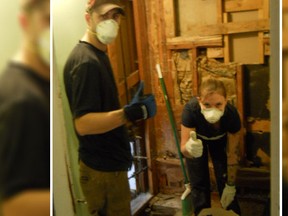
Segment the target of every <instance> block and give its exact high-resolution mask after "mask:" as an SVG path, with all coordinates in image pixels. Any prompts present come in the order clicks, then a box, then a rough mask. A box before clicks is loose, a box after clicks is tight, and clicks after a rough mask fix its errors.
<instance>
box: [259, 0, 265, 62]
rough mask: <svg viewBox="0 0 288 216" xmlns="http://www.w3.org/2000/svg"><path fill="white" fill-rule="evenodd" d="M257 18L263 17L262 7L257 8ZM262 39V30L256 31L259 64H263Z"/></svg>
mask: <svg viewBox="0 0 288 216" xmlns="http://www.w3.org/2000/svg"><path fill="white" fill-rule="evenodd" d="M264 1H265V0H264ZM258 19H264V9H259V11H258ZM263 41H264V32H258V49H259V64H264V42H263Z"/></svg>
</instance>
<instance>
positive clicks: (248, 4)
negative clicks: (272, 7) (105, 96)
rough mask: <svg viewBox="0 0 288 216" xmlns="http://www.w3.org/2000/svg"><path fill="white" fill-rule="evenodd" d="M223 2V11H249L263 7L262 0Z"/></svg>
mask: <svg viewBox="0 0 288 216" xmlns="http://www.w3.org/2000/svg"><path fill="white" fill-rule="evenodd" d="M224 2H225V3H224V12H239V11H251V10H259V9H261V8H263V0H253V1H251V0H228V1H224Z"/></svg>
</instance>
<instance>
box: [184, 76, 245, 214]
mask: <svg viewBox="0 0 288 216" xmlns="http://www.w3.org/2000/svg"><path fill="white" fill-rule="evenodd" d="M240 129H241V122H240V117H239V114H238V111H237V110H236V108H235V107H233V106H232V105H230V104H229V103H228V102H227V99H226V89H225V87H224V84H223V83H222V82H221V81H220V80H217V79H215V78H208V79H204V80H203V82H202V84H201V87H200V97H199V98H196V97H194V98H192V99H191V100H190V101H189V102H188V103H187V104H186V105H185V107H184V110H183V113H182V125H181V151H182V153H183V155H184V156H185V157H186V165H187V169H188V173H189V177H190V182H191V186H192V192H191V193H192V200H193V205H194V209H195V214H196V215H198V214H199V212H201V210H202V209H203V208H209V207H211V197H210V177H209V167H208V152H209V154H210V156H211V159H212V163H213V167H214V172H215V177H216V183H217V188H218V192H219V195H220V197H221V204H222V207H223V208H224V209H227V210H230V209H231V210H233V211H234V212H235V213H237V214H239V215H240V208H239V205H238V202H237V200H236V197H235V195H236V188H235V178H236V172H237V168H238V160H239V156H238V151H239V136H240V134H239V131H240Z"/></svg>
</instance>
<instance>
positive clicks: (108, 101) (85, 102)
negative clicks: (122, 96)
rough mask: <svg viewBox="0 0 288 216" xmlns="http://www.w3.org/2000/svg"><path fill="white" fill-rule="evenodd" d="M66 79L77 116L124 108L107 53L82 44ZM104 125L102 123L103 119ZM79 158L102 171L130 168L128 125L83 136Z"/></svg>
mask: <svg viewBox="0 0 288 216" xmlns="http://www.w3.org/2000/svg"><path fill="white" fill-rule="evenodd" d="M64 82H65V88H66V94H67V97H68V101H69V104H70V109H71V112H72V115H73V118H74V119H75V118H77V117H80V116H82V115H85V114H87V113H91V112H98V113H99V112H109V111H113V110H117V109H120V103H119V99H118V90H117V86H116V83H115V80H114V76H113V71H112V68H111V64H110V61H109V59H108V56H107V55H106V53H105V52H103V51H101V50H99V49H97V48H95V47H94V46H92V45H91V44H89V43H86V42H82V41H80V43H78V44H77V45H76V47H75V48H74V49H73V50H72V53H71V54H70V56H69V58H68V60H67V62H66V65H65V68H64ZM99 124H101V122H99ZM78 139H79V143H80V146H79V159H80V160H82V161H83V162H84V163H85V164H86V165H87V166H89V167H91V168H93V169H95V170H100V171H127V170H128V169H129V168H130V166H131V161H132V155H131V150H130V144H129V139H128V132H127V128H126V127H125V126H121V127H118V128H116V129H114V130H111V131H109V132H106V133H103V134H95V135H86V136H79V135H78Z"/></svg>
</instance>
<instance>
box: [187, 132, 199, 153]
mask: <svg viewBox="0 0 288 216" xmlns="http://www.w3.org/2000/svg"><path fill="white" fill-rule="evenodd" d="M185 147H186V150H187V152H188V153H189V154H190V155H191V156H192V157H194V158H198V157H201V156H202V154H203V144H202V141H201V140H200V139H197V137H196V132H195V131H191V132H190V139H189V140H188V141H187V143H186V145H185Z"/></svg>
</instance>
